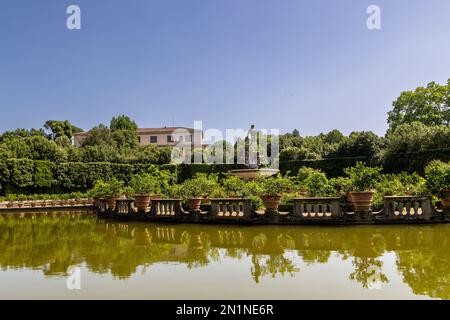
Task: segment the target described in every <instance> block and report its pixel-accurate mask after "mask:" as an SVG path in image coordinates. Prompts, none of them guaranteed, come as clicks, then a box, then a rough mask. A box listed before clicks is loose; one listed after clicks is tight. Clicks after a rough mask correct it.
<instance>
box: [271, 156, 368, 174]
mask: <svg viewBox="0 0 450 320" xmlns="http://www.w3.org/2000/svg"><path fill="white" fill-rule="evenodd" d="M370 160H371V159H370V158H369V157H349V158H329V159H320V160H291V161H280V172H281V173H282V174H283V175H284V174H287V173H289V175H292V176H296V175H297V173H298V169H300V168H301V167H310V168H313V169H319V170H321V171H322V172H324V173H325V174H326V175H327V177H329V178H335V177H340V176H343V175H344V169H345V168H348V167H353V166H354V165H355V164H356V162H358V161H362V162H370Z"/></svg>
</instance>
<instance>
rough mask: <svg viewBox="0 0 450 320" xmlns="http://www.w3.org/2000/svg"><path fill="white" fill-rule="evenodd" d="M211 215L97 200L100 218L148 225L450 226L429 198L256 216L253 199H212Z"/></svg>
mask: <svg viewBox="0 0 450 320" xmlns="http://www.w3.org/2000/svg"><path fill="white" fill-rule="evenodd" d="M210 200H211V206H210V208H209V210H208V211H201V212H189V211H185V210H184V209H183V206H182V200H181V199H156V200H152V201H151V205H150V208H149V209H147V210H142V211H138V210H137V209H136V208H135V207H134V201H133V200H117V201H116V207H115V209H114V210H109V209H108V208H107V205H106V201H105V200H97V201H96V204H95V207H96V210H97V211H98V212H99V213H100V214H107V215H108V216H113V217H114V216H117V217H128V218H136V219H141V220H149V221H173V222H215V221H216V222H227V221H232V222H238V223H239V222H243V223H244V222H251V223H263V224H264V223H269V224H271V223H275V224H284V223H286V224H302V223H306V224H307V223H317V224H320V223H322V222H323V223H344V224H345V223H347V224H358V223H364V224H367V223H402V222H403V221H407V222H408V221H409V222H414V221H417V222H419V223H420V222H426V221H431V222H435V221H436V222H439V221H441V222H447V221H448V222H450V212H449V210H448V209H447V210H446V211H439V210H437V209H435V208H433V206H432V202H431V199H430V197H427V196H402V197H397V196H390V197H384V207H383V209H382V210H381V211H379V212H372V211H371V212H364V216H362V215H359V214H358V212H356V214H355V212H349V211H347V208H348V207H349V206H348V205H347V204H346V203H345V202H343V200H342V199H341V198H338V197H329V198H297V199H294V204H293V205H292V209H291V210H290V211H289V212H287V213H284V212H276V211H275V212H272V211H271V212H269V213H265V214H260V213H258V214H257V213H256V212H255V210H254V209H253V208H252V205H251V201H250V199H240V198H224V199H210Z"/></svg>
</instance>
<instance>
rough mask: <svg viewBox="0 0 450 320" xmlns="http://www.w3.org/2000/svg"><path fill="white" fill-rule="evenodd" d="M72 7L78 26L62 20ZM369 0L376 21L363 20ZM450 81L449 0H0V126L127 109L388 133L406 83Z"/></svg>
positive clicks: (139, 115) (239, 123)
mask: <svg viewBox="0 0 450 320" xmlns="http://www.w3.org/2000/svg"><path fill="white" fill-rule="evenodd" d="M70 4H76V5H79V6H80V8H81V12H82V19H81V20H82V22H81V23H82V29H81V30H72V31H71V30H68V29H67V28H66V19H67V17H68V15H67V14H66V8H67V6H68V5H70ZM371 4H376V5H379V6H380V7H381V19H382V29H381V30H376V31H369V30H368V29H367V27H366V19H367V17H368V15H367V14H366V9H367V7H368V6H369V5H371ZM448 78H450V1H448V0H427V1H425V0H370V1H366V0H339V1H337V0H70V1H66V0H39V1H31V0H1V1H0V108H1V116H0V131H3V130H10V129H14V128H17V127H21V128H31V127H41V126H42V124H43V123H44V122H45V120H48V119H55V120H65V119H69V120H70V121H72V122H73V123H74V124H75V125H77V126H80V127H82V128H84V129H89V128H90V127H92V126H94V125H96V124H98V123H100V122H103V123H106V124H108V123H109V120H110V118H111V117H112V116H113V115H118V114H122V113H125V114H127V115H129V116H131V117H132V118H133V119H135V120H136V121H137V123H138V125H139V126H141V127H159V126H164V125H167V126H171V125H172V122H173V123H174V124H175V125H183V126H192V125H193V121H194V120H203V122H204V126H205V128H219V129H225V128H248V126H249V125H250V124H251V123H254V124H256V126H257V127H258V128H268V129H270V128H276V129H280V131H281V132H288V131H292V130H293V129H295V128H297V129H298V130H299V131H300V133H301V134H302V135H311V134H317V133H320V132H325V131H329V130H331V129H334V128H337V129H339V130H341V131H343V132H344V133H346V134H348V133H350V132H351V131H353V130H373V131H375V132H376V133H378V134H384V132H385V130H386V128H387V125H386V117H387V115H386V114H387V111H388V110H390V109H391V104H392V101H393V100H395V98H396V97H397V96H398V95H399V93H400V92H401V91H404V90H410V89H413V88H415V87H416V86H419V85H426V84H427V83H428V82H430V81H437V82H440V83H444V82H446V80H447V79H448Z"/></svg>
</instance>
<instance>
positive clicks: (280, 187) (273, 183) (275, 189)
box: [260, 175, 291, 211]
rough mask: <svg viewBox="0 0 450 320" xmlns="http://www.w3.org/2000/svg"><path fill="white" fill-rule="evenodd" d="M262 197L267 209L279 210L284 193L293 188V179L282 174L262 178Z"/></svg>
mask: <svg viewBox="0 0 450 320" xmlns="http://www.w3.org/2000/svg"><path fill="white" fill-rule="evenodd" d="M262 179H263V180H260V183H261V187H262V188H261V190H260V192H261V194H260V198H261V200H262V202H263V204H264V207H265V208H266V211H277V210H278V207H279V206H280V202H281V197H282V194H283V193H284V192H286V191H288V190H289V189H290V188H291V180H289V179H288V178H283V177H282V176H281V175H277V176H276V177H271V178H262Z"/></svg>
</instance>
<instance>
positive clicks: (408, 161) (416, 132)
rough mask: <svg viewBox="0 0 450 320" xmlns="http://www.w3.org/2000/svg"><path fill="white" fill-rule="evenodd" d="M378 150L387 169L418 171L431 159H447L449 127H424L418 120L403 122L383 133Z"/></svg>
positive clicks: (449, 149) (449, 137)
mask: <svg viewBox="0 0 450 320" xmlns="http://www.w3.org/2000/svg"><path fill="white" fill-rule="evenodd" d="M386 140H387V145H386V148H385V149H384V150H383V151H382V152H381V153H380V161H381V164H382V166H383V167H384V168H385V170H386V171H388V172H400V171H408V172H419V173H421V174H423V172H424V168H425V166H426V165H427V164H428V163H429V162H430V161H431V160H433V159H439V160H442V161H450V127H449V126H443V125H441V126H426V125H424V124H423V123H420V122H413V123H411V124H403V125H400V126H398V127H397V128H396V129H395V130H392V131H391V132H390V133H389V134H388V135H387V138H386Z"/></svg>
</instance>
